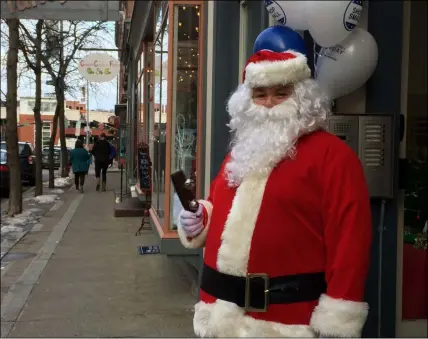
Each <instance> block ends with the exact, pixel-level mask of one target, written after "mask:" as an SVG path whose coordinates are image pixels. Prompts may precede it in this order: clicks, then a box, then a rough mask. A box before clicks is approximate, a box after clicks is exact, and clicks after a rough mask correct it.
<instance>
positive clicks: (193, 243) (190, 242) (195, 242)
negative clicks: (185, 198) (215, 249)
mask: <svg viewBox="0 0 428 339" xmlns="http://www.w3.org/2000/svg"><path fill="white" fill-rule="evenodd" d="M198 202H199V203H200V204H202V205H203V206H204V208H205V211H206V212H207V221H206V224H205V225H204V226H205V227H204V229H203V231H202V232H201V233H199V234H198V235H197V236H196V237H194V238H191V239H189V238H187V235H186V233H184V231H183V228H182V227H181V225H179V226H178V229H177V232H178V236H179V237H180V241H181V243H182V244H183V246H184V247H186V248H200V247H203V246H204V245H205V239H206V237H207V233H208V228H209V226H210V221H211V214H212V210H213V205H212V204H211V203H210V202H209V201H207V200H199V201H198Z"/></svg>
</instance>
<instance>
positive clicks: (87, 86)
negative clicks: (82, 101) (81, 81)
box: [86, 80, 90, 149]
mask: <svg viewBox="0 0 428 339" xmlns="http://www.w3.org/2000/svg"><path fill="white" fill-rule="evenodd" d="M89 131H90V127H89V80H86V147H88V149H89Z"/></svg>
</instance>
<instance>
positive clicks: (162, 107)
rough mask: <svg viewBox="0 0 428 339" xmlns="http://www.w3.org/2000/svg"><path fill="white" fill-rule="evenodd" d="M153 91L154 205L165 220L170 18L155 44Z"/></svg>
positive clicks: (161, 218) (161, 219)
mask: <svg viewBox="0 0 428 339" xmlns="http://www.w3.org/2000/svg"><path fill="white" fill-rule="evenodd" d="M154 64H155V69H154V91H153V95H154V96H153V98H154V100H153V105H152V109H153V118H154V122H153V136H152V140H151V142H152V144H153V145H152V148H153V207H154V209H155V211H156V213H157V216H158V218H159V221H160V222H161V223H163V221H164V215H165V213H164V211H165V209H164V200H165V175H166V173H165V168H166V124H167V118H166V109H167V95H168V93H167V84H168V18H166V21H165V23H164V24H163V26H162V29H161V32H160V34H159V35H158V38H157V40H156V41H155V44H154Z"/></svg>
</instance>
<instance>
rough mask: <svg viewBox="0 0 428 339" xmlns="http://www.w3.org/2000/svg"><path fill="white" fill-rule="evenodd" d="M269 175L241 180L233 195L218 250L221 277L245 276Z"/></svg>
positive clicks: (218, 265) (218, 266) (218, 267)
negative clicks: (224, 274) (223, 275)
mask: <svg viewBox="0 0 428 339" xmlns="http://www.w3.org/2000/svg"><path fill="white" fill-rule="evenodd" d="M269 174H270V172H269V173H267V174H266V175H263V176H249V177H248V178H244V180H243V181H242V183H241V185H240V186H239V187H238V189H237V191H236V194H235V198H234V200H233V203H232V208H231V209H230V212H229V215H228V217H227V221H226V224H225V226H224V230H223V234H222V235H221V240H222V242H221V245H220V248H219V250H218V256H217V269H218V270H219V271H220V272H222V273H227V274H230V275H234V276H240V277H245V276H246V275H247V266H248V260H249V257H250V247H251V240H252V238H253V233H254V229H255V227H256V221H257V217H258V215H259V210H260V205H261V203H262V199H263V195H264V191H265V187H266V182H267V180H268V178H269Z"/></svg>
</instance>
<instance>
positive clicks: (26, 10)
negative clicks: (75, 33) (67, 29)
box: [1, 0, 120, 21]
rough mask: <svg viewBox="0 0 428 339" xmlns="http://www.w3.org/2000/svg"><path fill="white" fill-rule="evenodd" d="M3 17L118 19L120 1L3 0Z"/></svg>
mask: <svg viewBox="0 0 428 339" xmlns="http://www.w3.org/2000/svg"><path fill="white" fill-rule="evenodd" d="M1 18H2V19H13V18H16V19H34V20H39V19H42V20H86V21H118V20H120V14H119V1H118V0H115V1H111V0H104V1H101V0H98V1H67V0H50V1H46V0H2V1H1Z"/></svg>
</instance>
